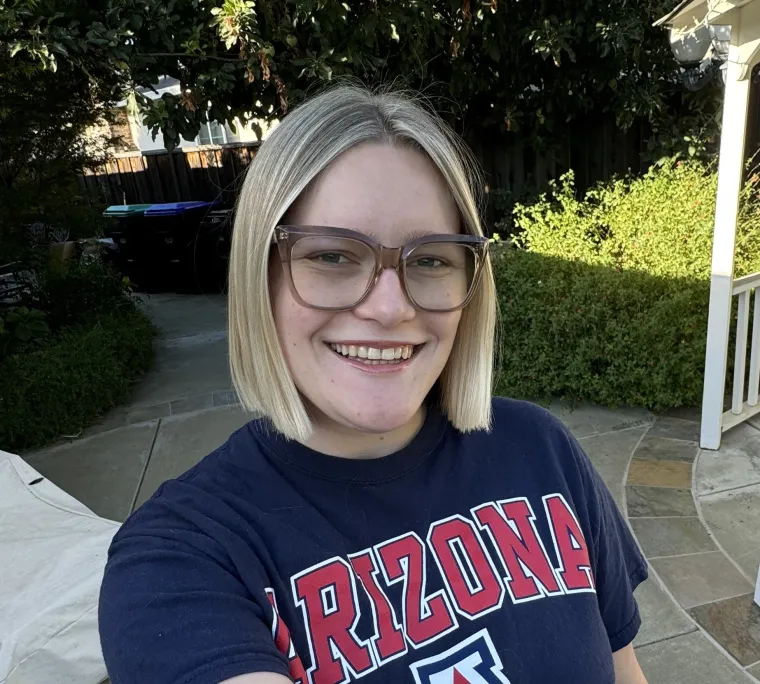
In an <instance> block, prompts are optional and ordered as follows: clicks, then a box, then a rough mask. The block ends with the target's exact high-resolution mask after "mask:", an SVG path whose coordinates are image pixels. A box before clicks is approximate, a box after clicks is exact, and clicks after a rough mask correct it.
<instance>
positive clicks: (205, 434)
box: [136, 406, 250, 506]
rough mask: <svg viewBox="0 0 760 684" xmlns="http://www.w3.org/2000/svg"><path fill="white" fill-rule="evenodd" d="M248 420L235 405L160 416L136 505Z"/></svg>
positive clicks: (208, 452) (222, 441) (191, 465)
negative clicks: (169, 416) (161, 417)
mask: <svg viewBox="0 0 760 684" xmlns="http://www.w3.org/2000/svg"><path fill="white" fill-rule="evenodd" d="M249 420H250V416H249V415H248V414H246V413H245V412H243V411H242V410H241V409H240V408H238V407H236V406H222V407H219V408H213V409H208V410H206V411H198V412H195V413H185V414H183V415H180V416H172V417H171V418H164V420H162V421H161V428H160V429H159V431H158V436H157V437H156V443H155V446H154V447H153V454H152V456H151V459H150V463H149V464H148V468H147V469H146V471H145V477H144V478H143V483H142V486H141V487H140V492H139V494H138V497H137V502H136V506H140V505H141V504H142V503H144V502H145V501H147V500H148V499H149V498H150V497H151V496H152V495H153V493H154V492H155V491H156V489H158V487H159V485H161V483H163V482H165V481H166V480H170V479H172V478H174V477H177V476H179V475H181V474H182V473H184V472H185V471H187V470H189V469H190V468H192V467H193V466H194V465H195V464H196V463H198V461H200V460H201V459H202V458H203V457H204V456H207V455H208V454H210V453H211V452H212V451H213V450H214V449H216V448H217V447H218V446H221V445H222V444H224V442H226V441H227V439H228V438H229V436H230V435H231V434H232V433H233V432H234V431H235V430H237V429H238V428H240V427H242V426H243V425H245V424H246V423H247V422H248V421H249Z"/></svg>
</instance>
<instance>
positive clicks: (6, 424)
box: [0, 264, 154, 451]
mask: <svg viewBox="0 0 760 684" xmlns="http://www.w3.org/2000/svg"><path fill="white" fill-rule="evenodd" d="M28 306H29V307H30V309H29V310H27V309H26V308H24V309H21V310H20V311H22V313H23V316H24V318H23V319H22V320H21V322H17V323H16V325H17V326H20V325H22V324H23V325H25V326H26V330H25V334H24V335H21V332H20V329H19V328H17V329H16V330H15V332H16V334H17V335H19V336H20V337H21V338H22V340H21V342H20V343H19V346H18V348H17V349H14V350H13V351H12V352H10V353H6V354H5V355H4V356H2V357H0V449H4V450H9V451H18V450H23V449H31V448H35V447H40V446H43V445H45V444H47V443H49V442H51V441H53V440H55V439H57V438H59V437H62V436H68V435H76V434H78V433H80V432H81V430H82V429H83V428H84V427H86V426H87V425H89V424H91V423H92V422H93V421H94V420H95V419H97V418H98V417H99V416H101V415H102V414H103V413H105V412H106V411H107V410H108V409H110V408H112V407H114V406H116V405H117V404H118V403H119V402H121V401H122V400H123V399H124V398H125V397H126V396H127V394H128V392H129V389H130V387H131V385H132V383H133V382H134V381H135V379H136V378H138V377H139V376H140V375H141V374H142V373H144V372H145V371H146V370H147V369H148V368H149V367H150V363H151V360H152V357H153V346H152V341H153V336H154V329H153V325H152V322H151V321H150V319H149V318H148V317H147V316H146V315H145V314H144V313H143V312H142V311H141V310H140V309H139V308H138V306H137V303H136V301H135V300H134V298H133V297H132V296H131V295H130V294H129V293H128V292H127V291H125V288H124V284H123V283H122V281H121V279H120V278H119V277H118V276H117V275H116V274H114V273H113V272H111V271H110V270H109V269H107V268H106V267H104V266H102V265H100V264H90V265H79V264H74V265H71V266H68V267H66V268H65V269H63V270H58V271H55V272H52V273H50V274H47V275H46V276H45V278H43V279H42V280H41V281H40V283H39V285H38V287H37V288H36V289H35V291H34V293H33V295H32V297H31V299H30V301H29V302H28ZM31 307H34V308H31ZM30 312H33V313H34V314H36V316H37V317H35V318H32V317H31V314H30ZM18 318H19V316H18V314H17V315H16V319H18ZM7 320H8V316H6V321H7ZM40 321H43V322H44V325H47V326H48V327H47V328H46V329H37V328H34V332H35V334H37V335H38V336H39V339H34V338H32V339H29V335H30V334H31V333H30V332H29V331H30V330H32V328H31V327H30V326H32V325H34V326H40ZM4 332H5V335H6V337H7V336H8V335H9V334H10V335H12V334H13V333H14V330H13V329H10V331H9V330H8V329H6V330H5V331H4Z"/></svg>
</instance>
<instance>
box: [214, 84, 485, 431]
mask: <svg viewBox="0 0 760 684" xmlns="http://www.w3.org/2000/svg"><path fill="white" fill-rule="evenodd" d="M365 143H371V144H376V145H390V146H394V147H396V146H398V147H407V148H413V149H417V150H419V151H421V152H422V153H424V154H426V155H427V156H428V157H429V158H430V159H431V160H432V162H433V163H434V164H435V166H436V167H437V168H438V170H439V171H440V173H441V175H442V176H443V178H444V179H445V181H446V184H447V185H448V187H449V189H450V191H451V194H452V196H453V198H454V200H455V201H456V205H457V207H458V210H459V214H460V217H461V223H462V232H463V233H468V234H471V235H482V234H483V232H482V229H481V225H480V218H479V212H478V199H477V198H478V197H479V195H478V192H479V189H480V187H481V184H480V177H479V174H478V172H477V166H476V164H475V163H474V161H473V157H472V155H471V153H470V152H469V151H468V150H467V148H466V147H465V145H464V144H463V143H462V142H460V141H459V139H458V138H457V137H456V135H455V134H454V133H453V132H452V131H451V130H450V129H449V128H448V127H447V126H446V124H445V123H444V122H443V121H442V120H440V119H439V118H438V117H437V115H435V114H433V113H431V112H430V111H428V109H426V107H424V106H423V105H421V104H419V103H418V102H417V101H416V100H415V99H414V98H413V97H410V96H409V95H406V94H403V93H400V92H389V91H382V92H379V91H378V92H372V91H370V90H367V89H366V88H364V87H362V86H357V85H351V84H349V85H346V84H341V85H338V86H334V87H332V88H330V89H329V90H327V91H325V92H323V93H321V94H319V95H317V96H316V97H313V98H312V99H310V100H307V101H306V102H305V103H304V104H302V105H300V106H299V107H297V108H296V109H294V110H293V111H292V112H291V113H289V114H288V115H287V116H286V117H284V119H283V120H282V122H281V123H280V124H279V125H278V126H277V127H276V128H275V129H274V130H273V131H272V133H271V134H270V135H269V137H268V138H267V139H266V140H265V141H264V142H263V143H262V145H261V147H260V149H259V151H258V153H257V154H256V157H255V159H254V160H253V161H252V162H251V165H250V167H249V168H248V172H247V175H246V178H245V182H244V184H243V188H242V191H241V193H240V197H239V200H238V206H237V214H236V217H235V227H234V232H233V237H232V251H231V254H230V271H229V321H228V324H229V347H230V369H231V373H232V380H233V383H234V386H235V389H236V391H237V393H238V396H239V397H240V400H241V402H242V404H243V405H244V406H245V408H246V409H248V410H249V411H251V412H254V413H257V414H260V415H261V414H263V415H264V416H266V417H268V418H269V419H270V420H271V422H272V423H273V425H274V427H275V429H276V430H277V431H279V432H280V433H282V434H283V435H285V436H286V437H288V438H290V439H295V440H298V441H301V442H305V441H307V440H308V439H309V437H310V436H311V434H312V421H311V418H310V417H309V414H308V411H307V409H306V406H305V404H304V401H303V398H302V397H301V394H300V393H299V391H298V389H297V387H296V385H295V382H294V381H293V378H292V376H291V374H290V372H289V370H288V366H287V362H286V360H285V356H284V355H283V352H282V349H281V346H280V342H279V339H278V335H277V331H276V329H275V324H274V316H273V313H272V304H271V296H270V292H269V273H268V268H269V263H270V258H269V257H270V248H271V244H272V236H273V233H274V230H275V228H276V226H277V225H278V223H279V222H280V221H281V220H282V218H283V216H284V215H285V213H286V212H287V211H288V209H289V208H290V207H291V206H292V205H293V204H294V202H296V200H297V199H298V198H299V197H300V196H301V194H302V193H303V192H304V190H306V189H307V188H308V187H309V184H310V183H312V181H314V179H315V178H317V176H319V174H320V173H322V172H323V171H324V170H325V169H326V168H327V167H328V166H329V165H330V164H331V162H333V161H334V160H335V159H337V158H338V157H339V156H340V155H341V154H343V153H344V152H346V151H347V150H349V149H351V148H352V147H354V146H356V145H361V144H365ZM495 325H496V296H495V288H494V281H493V272H492V270H491V265H490V263H486V265H485V267H484V269H483V276H482V280H481V282H480V285H479V287H478V290H477V292H476V293H475V295H474V297H473V299H472V300H471V301H470V303H469V304H468V305H467V307H466V308H465V309H464V310H463V311H462V318H461V321H460V324H459V329H458V332H457V336H456V339H455V342H454V346H453V348H452V351H451V355H450V357H449V359H448V361H447V364H446V366H445V368H444V370H443V372H442V374H441V377H440V378H439V391H438V396H439V400H440V404H441V409H442V410H443V411H444V412H445V413H446V414H447V416H448V419H449V421H450V422H451V423H452V425H453V426H454V427H455V428H456V429H457V430H459V431H461V432H469V431H471V430H483V429H485V430H487V429H490V425H491V383H492V372H493V369H492V366H493V352H494V331H495Z"/></svg>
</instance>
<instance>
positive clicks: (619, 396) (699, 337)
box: [493, 250, 710, 410]
mask: <svg viewBox="0 0 760 684" xmlns="http://www.w3.org/2000/svg"><path fill="white" fill-rule="evenodd" d="M493 262H494V273H495V277H496V283H497V288H498V291H499V305H500V311H501V330H500V339H499V348H500V352H501V353H500V358H499V359H498V362H497V369H498V370H497V379H496V391H497V393H498V394H504V395H507V396H514V397H523V398H531V399H544V398H549V397H555V396H562V397H568V398H570V399H572V400H588V401H593V402H596V403H599V404H603V405H607V406H616V405H620V404H624V405H629V406H645V407H647V408H650V409H653V410H662V409H665V408H669V407H673V406H682V405H685V406H695V405H698V404H699V402H700V400H701V392H702V380H703V374H704V354H705V332H706V329H707V304H708V297H709V290H710V286H709V282H706V281H689V280H680V279H679V280H673V279H664V278H657V277H652V276H649V275H647V274H643V273H637V272H626V271H616V270H615V269H610V268H605V267H598V266H588V265H586V264H583V263H582V262H575V261H567V260H563V259H559V258H556V257H546V256H543V255H541V254H533V253H529V252H523V251H518V250H505V251H502V252H501V253H498V252H497V253H496V254H495V255H494V259H493Z"/></svg>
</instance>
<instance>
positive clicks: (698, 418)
mask: <svg viewBox="0 0 760 684" xmlns="http://www.w3.org/2000/svg"><path fill="white" fill-rule="evenodd" d="M662 415H663V416H664V417H666V418H680V419H681V420H689V421H691V422H692V423H701V422H702V409H701V407H699V406H678V407H676V408H671V409H668V410H667V411H665V413H663V414H662Z"/></svg>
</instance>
